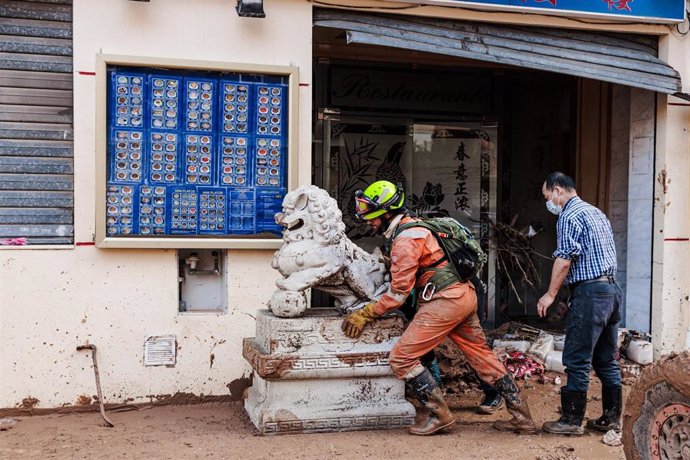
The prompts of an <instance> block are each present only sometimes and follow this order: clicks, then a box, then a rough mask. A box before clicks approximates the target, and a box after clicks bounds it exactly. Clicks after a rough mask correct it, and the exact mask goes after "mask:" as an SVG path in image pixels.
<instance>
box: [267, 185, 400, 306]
mask: <svg viewBox="0 0 690 460" xmlns="http://www.w3.org/2000/svg"><path fill="white" fill-rule="evenodd" d="M275 220H276V222H277V223H278V224H279V225H281V226H282V227H284V230H283V245H282V246H281V248H280V249H279V250H278V251H276V253H275V254H274V255H273V261H272V262H271V266H272V267H273V268H275V269H276V270H278V271H279V272H280V274H281V275H283V278H282V279H279V280H278V281H276V285H277V286H278V289H277V290H276V291H275V292H274V293H273V296H272V297H271V300H270V301H269V308H270V309H271V311H272V312H273V314H274V315H276V316H281V317H296V316H301V315H302V314H303V313H304V311H305V310H306V308H307V299H306V295H305V293H304V291H305V290H306V289H308V288H315V289H319V290H321V291H324V292H326V293H328V294H330V295H332V296H333V297H335V305H336V308H337V309H338V310H339V311H340V312H341V313H345V312H347V311H351V310H354V309H357V308H359V307H360V306H362V305H363V304H364V303H367V302H371V301H373V300H376V299H377V298H378V297H380V296H381V295H382V294H383V293H384V292H386V290H387V289H388V286H389V284H390V283H389V281H390V277H389V275H388V273H387V271H386V267H385V265H384V264H383V262H382V257H381V252H380V251H379V250H378V249H377V250H375V251H374V253H373V254H369V253H368V252H366V251H364V250H363V249H361V248H360V247H359V246H357V245H355V244H354V243H353V242H352V241H350V240H349V239H348V238H347V236H346V235H345V224H344V223H343V215H342V213H341V212H340V210H339V209H338V205H337V203H336V201H335V200H334V199H333V198H331V197H330V196H329V195H328V193H327V192H326V191H325V190H322V189H320V188H319V187H316V186H314V185H307V186H305V187H300V188H298V189H297V190H294V191H292V192H290V193H288V194H287V195H286V196H285V199H284V200H283V212H282V213H277V214H276V215H275Z"/></svg>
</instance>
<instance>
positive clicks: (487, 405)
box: [477, 380, 505, 415]
mask: <svg viewBox="0 0 690 460" xmlns="http://www.w3.org/2000/svg"><path fill="white" fill-rule="evenodd" d="M479 387H480V388H481V389H482V391H483V392H484V397H483V398H482V401H481V402H480V403H479V405H478V406H477V413H478V414H487V415H490V414H494V413H496V411H498V410H500V409H503V407H504V406H505V402H504V401H503V397H502V396H501V395H500V394H498V391H496V389H495V388H494V387H492V386H491V385H487V384H486V383H484V382H482V381H481V380H480V381H479Z"/></svg>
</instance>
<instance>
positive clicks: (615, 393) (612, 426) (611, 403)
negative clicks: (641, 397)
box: [587, 386, 623, 432]
mask: <svg viewBox="0 0 690 460" xmlns="http://www.w3.org/2000/svg"><path fill="white" fill-rule="evenodd" d="M601 406H602V409H603V415H602V416H601V417H599V418H598V419H596V420H587V428H591V429H593V430H597V431H603V432H607V431H609V430H615V431H620V430H621V410H622V407H623V389H622V388H621V387H609V386H604V387H603V388H602V389H601Z"/></svg>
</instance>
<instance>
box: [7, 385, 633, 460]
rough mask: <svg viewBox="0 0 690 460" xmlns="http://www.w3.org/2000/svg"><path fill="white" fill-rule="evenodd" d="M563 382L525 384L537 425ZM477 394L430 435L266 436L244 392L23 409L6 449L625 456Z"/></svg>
mask: <svg viewBox="0 0 690 460" xmlns="http://www.w3.org/2000/svg"><path fill="white" fill-rule="evenodd" d="M520 384H521V385H523V384H524V382H520ZM599 388H600V385H599V383H598V382H593V385H592V389H591V390H590V396H591V397H594V398H595V399H593V400H591V401H590V403H589V407H588V410H587V414H588V416H590V417H598V416H599V412H600V406H601V403H600V401H599V400H598V395H599V391H600V390H599ZM626 390H627V388H626ZM557 391H558V387H557V386H555V385H553V384H545V385H542V384H539V383H534V386H533V387H532V388H527V389H525V390H524V392H525V394H526V395H527V397H528V400H529V402H530V403H531V406H532V413H533V415H534V418H535V420H536V421H537V422H538V423H539V425H541V423H542V422H544V421H547V420H551V419H554V418H557V417H558V414H557V410H558V409H557V408H558V404H559V395H558V393H557ZM480 399H481V394H480V393H477V392H475V391H470V392H468V393H465V394H464V395H460V396H458V397H455V396H453V397H452V400H451V407H452V409H453V411H454V413H455V415H456V418H457V419H458V424H457V425H456V427H455V429H454V431H453V432H452V433H449V434H444V435H437V436H432V437H416V436H414V437H413V436H410V435H408V434H407V432H406V431H404V430H392V431H370V432H362V431H359V432H348V433H321V434H306V435H288V436H274V437H261V436H256V431H255V429H254V426H253V425H252V424H251V422H250V421H249V418H248V417H247V416H246V414H245V412H244V410H243V408H242V404H241V403H239V402H237V403H222V404H218V403H216V404H203V405H196V406H163V407H155V408H149V409H143V410H138V411H129V412H119V413H112V414H109V415H110V418H111V419H112V420H113V422H114V423H115V427H114V428H106V427H103V426H101V418H100V415H99V414H98V413H88V414H72V415H45V416H34V417H17V420H18V423H17V424H16V426H15V427H14V428H12V429H11V430H9V431H1V432H0V458H2V459H23V458H59V459H68V458H69V459H81V458H88V459H93V458H105V459H110V458H142V459H143V458H146V459H178V458H197V457H199V458H217V459H222V458H227V459H271V460H283V459H285V460H287V459H330V458H337V459H360V458H368V459H379V458H380V459H396V460H397V459H425V460H427V459H428V460H436V459H454V460H456V459H470V458H472V459H510V460H521V459H530V460H534V459H540V460H574V459H624V455H623V449H622V448H621V447H609V446H607V445H605V444H603V443H602V441H601V435H600V434H598V433H597V434H595V433H590V434H586V435H585V436H582V437H573V438H567V437H557V436H552V435H548V434H539V435H534V436H517V435H513V434H508V433H500V432H498V431H496V430H494V429H493V428H492V427H491V423H492V422H493V421H494V420H496V419H499V418H506V417H507V413H506V412H505V410H503V411H500V413H498V414H496V415H489V416H486V415H477V414H475V413H473V406H474V405H475V404H476V403H477V402H478V401H479V400H480Z"/></svg>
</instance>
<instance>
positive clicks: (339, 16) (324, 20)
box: [314, 9, 690, 100]
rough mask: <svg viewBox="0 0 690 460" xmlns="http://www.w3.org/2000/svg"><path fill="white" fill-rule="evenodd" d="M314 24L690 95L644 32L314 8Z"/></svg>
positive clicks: (377, 41)
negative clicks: (598, 30)
mask: <svg viewBox="0 0 690 460" xmlns="http://www.w3.org/2000/svg"><path fill="white" fill-rule="evenodd" d="M314 25H315V26H321V27H329V28H335V29H342V30H345V31H346V32H347V42H348V43H362V44H368V45H379V46H390V47H394V48H402V49H409V50H415V51H421V52H428V53H436V54H444V55H448V56H456V57H461V58H465V59H475V60H479V61H488V62H495V63H499V64H507V65H513V66H517V67H527V68H530V69H538V70H546V71H550V72H557V73H562V74H567V75H574V76H577V77H584V78H591V79H594V80H602V81H608V82H611V83H617V84H620V85H627V86H634V87H636V88H643V89H647V90H652V91H658V92H661V93H666V94H672V95H674V96H676V97H680V98H682V99H685V100H690V94H687V93H683V92H682V86H681V81H680V75H679V74H678V72H677V71H676V70H675V69H674V68H673V67H671V66H669V65H668V64H666V63H665V62H663V61H662V60H661V59H659V58H658V57H657V50H656V46H654V45H653V44H652V42H651V41H650V40H648V39H645V37H639V36H635V35H625V34H613V33H611V34H605V33H596V32H581V31H572V30H559V29H549V28H537V27H522V26H509V25H495V24H486V23H478V22H463V21H454V20H447V19H437V18H422V17H417V16H390V15H379V14H363V13H356V12H350V11H343V10H326V9H315V10H314Z"/></svg>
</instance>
